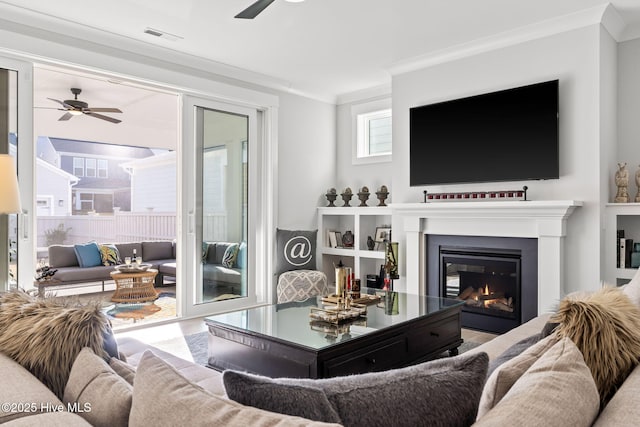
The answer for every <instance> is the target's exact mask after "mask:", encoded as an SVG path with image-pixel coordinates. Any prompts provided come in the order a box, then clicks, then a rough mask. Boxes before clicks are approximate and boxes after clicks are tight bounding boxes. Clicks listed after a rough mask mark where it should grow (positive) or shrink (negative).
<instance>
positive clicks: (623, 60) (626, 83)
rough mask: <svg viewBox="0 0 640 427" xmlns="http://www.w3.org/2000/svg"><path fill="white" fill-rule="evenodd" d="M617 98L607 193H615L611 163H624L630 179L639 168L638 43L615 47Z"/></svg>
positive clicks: (639, 57)
mask: <svg viewBox="0 0 640 427" xmlns="http://www.w3.org/2000/svg"><path fill="white" fill-rule="evenodd" d="M617 95H618V105H617V107H618V108H617V112H618V147H617V150H616V153H615V155H616V157H615V159H614V162H613V164H612V165H611V167H612V169H611V171H610V172H611V175H610V176H611V184H610V185H611V191H615V185H614V184H613V174H614V173H615V169H613V168H614V167H615V162H627V164H628V166H627V168H628V169H629V174H630V175H631V176H632V177H633V176H634V174H635V171H636V170H637V169H638V166H639V165H640V145H639V143H640V120H639V119H640V117H639V115H640V39H635V40H631V41H627V42H623V43H619V44H618V92H617ZM629 181H630V188H629V193H630V195H631V196H632V197H635V190H636V189H635V182H634V180H633V179H630V180H629ZM612 194H615V193H612Z"/></svg>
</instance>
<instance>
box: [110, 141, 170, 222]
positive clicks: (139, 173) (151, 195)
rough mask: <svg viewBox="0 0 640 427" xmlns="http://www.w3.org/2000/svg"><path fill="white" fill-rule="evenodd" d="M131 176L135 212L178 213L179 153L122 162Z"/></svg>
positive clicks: (133, 210)
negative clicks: (177, 171)
mask: <svg viewBox="0 0 640 427" xmlns="http://www.w3.org/2000/svg"><path fill="white" fill-rule="evenodd" d="M120 166H121V167H122V169H124V170H125V171H126V172H127V173H128V174H129V175H130V176H131V211H132V212H142V211H155V212H176V152H175V151H169V152H166V153H162V154H159V155H157V156H153V157H146V158H144V159H138V160H133V161H130V162H126V163H122V164H121V165H120Z"/></svg>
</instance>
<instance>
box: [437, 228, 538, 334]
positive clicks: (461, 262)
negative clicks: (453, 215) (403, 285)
mask: <svg viewBox="0 0 640 427" xmlns="http://www.w3.org/2000/svg"><path fill="white" fill-rule="evenodd" d="M426 248H427V251H426V252H427V254H426V255H427V272H426V273H427V295H433V296H441V297H447V298H458V299H463V300H465V305H464V306H463V309H462V326H463V327H465V328H470V329H477V330H482V331H487V332H493V333H504V332H507V331H509V330H511V329H513V328H515V327H516V326H518V325H520V324H522V323H524V322H526V321H528V320H530V319H532V318H534V317H535V316H537V311H538V240H537V239H533V238H515V237H485V236H452V235H436V234H428V235H426Z"/></svg>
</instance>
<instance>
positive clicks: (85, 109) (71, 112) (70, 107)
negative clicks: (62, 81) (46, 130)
mask: <svg viewBox="0 0 640 427" xmlns="http://www.w3.org/2000/svg"><path fill="white" fill-rule="evenodd" d="M81 92H82V89H78V88H76V87H72V88H71V93H72V94H73V95H74V99H66V100H64V101H60V100H57V99H53V98H47V99H50V100H52V101H54V102H57V103H58V104H60V105H62V106H63V107H64V108H58V109H59V110H61V111H66V113H64V114H63V115H62V117H60V118H59V119H58V121H64V120H69V119H70V118H71V117H73V116H79V115H81V114H86V115H87V116H90V117H95V118H96V119H102V120H106V121H108V122H111V123H120V122H121V121H122V120H118V119H114V118H113V117H109V116H105V115H103V114H98V113H122V111H120V110H119V109H118V108H89V104H87V103H86V102H84V101H80V100H79V99H78V95H80V93H81Z"/></svg>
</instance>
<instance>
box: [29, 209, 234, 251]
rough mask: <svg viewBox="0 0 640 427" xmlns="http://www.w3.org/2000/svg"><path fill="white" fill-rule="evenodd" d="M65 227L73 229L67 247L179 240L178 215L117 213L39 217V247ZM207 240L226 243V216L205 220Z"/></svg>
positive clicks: (213, 215)
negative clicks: (60, 227) (92, 242)
mask: <svg viewBox="0 0 640 427" xmlns="http://www.w3.org/2000/svg"><path fill="white" fill-rule="evenodd" d="M60 224H62V227H63V228H64V229H65V230H66V229H70V230H69V232H68V234H67V238H66V239H65V241H64V242H63V243H64V244H66V245H73V244H77V243H86V242H88V241H92V240H95V241H97V242H101V243H107V242H112V243H126V242H140V241H143V240H147V241H149V240H173V239H175V237H176V214H175V213H174V212H117V213H114V214H113V215H70V216H38V219H37V236H38V240H37V245H38V248H46V246H47V241H46V235H45V232H46V231H47V230H53V229H56V228H58V227H59V226H60ZM203 231H204V235H205V236H207V238H206V239H205V240H217V241H226V238H227V217H226V214H225V213H219V214H211V215H206V216H205V217H204V218H203Z"/></svg>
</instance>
